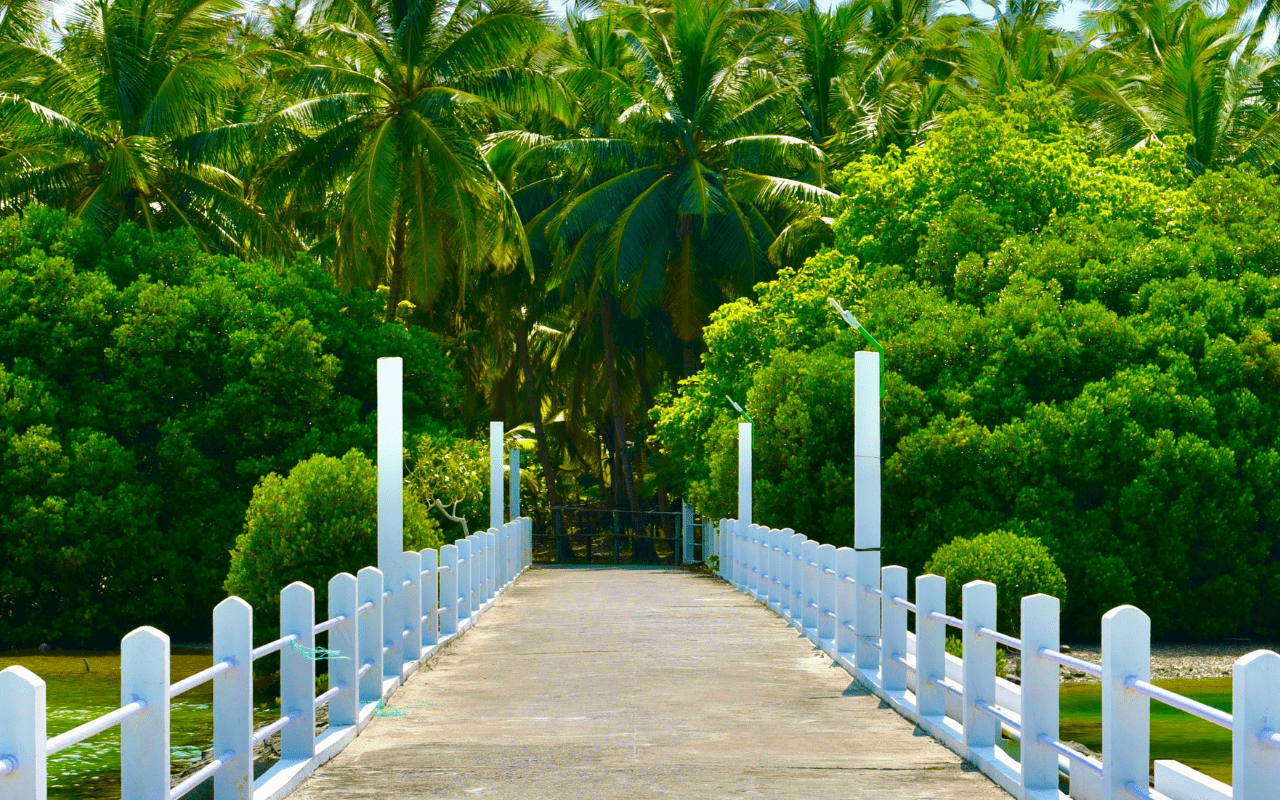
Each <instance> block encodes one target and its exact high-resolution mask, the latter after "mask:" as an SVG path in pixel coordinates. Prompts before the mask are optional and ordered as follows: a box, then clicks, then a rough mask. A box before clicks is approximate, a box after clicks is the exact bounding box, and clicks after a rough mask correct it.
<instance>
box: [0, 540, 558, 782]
mask: <svg viewBox="0 0 1280 800" xmlns="http://www.w3.org/2000/svg"><path fill="white" fill-rule="evenodd" d="M532 531H533V527H532V522H531V521H530V520H529V518H527V517H520V518H518V519H515V520H513V521H511V522H509V523H506V524H504V525H503V526H502V527H501V528H490V529H489V530H487V531H481V532H478V533H475V534H472V535H470V536H468V537H466V538H465V539H459V540H457V541H456V542H455V543H454V544H448V545H444V546H443V547H441V548H440V550H439V552H437V551H436V550H434V549H427V550H423V551H421V552H406V553H405V554H404V561H403V565H402V568H401V570H400V573H401V574H400V575H398V576H395V578H394V579H398V580H399V587H400V589H401V591H399V592H393V591H391V590H389V589H384V586H383V582H384V579H385V577H386V576H384V574H383V572H382V571H381V570H378V569H376V568H374V567H365V568H364V569H362V570H360V572H359V574H358V575H351V574H350V573H346V572H343V573H340V574H338V575H335V576H334V577H333V579H332V580H330V581H329V587H328V589H329V605H328V614H329V618H328V619H326V620H323V621H321V622H319V623H317V622H316V621H315V592H314V590H313V589H312V587H310V586H308V585H306V584H305V583H293V584H291V585H289V586H287V587H285V589H284V591H282V592H281V593H280V631H281V636H280V638H278V639H276V640H275V641H273V642H268V643H266V644H264V645H261V646H260V647H257V648H255V647H254V646H253V609H252V608H251V607H250V606H249V604H248V603H246V602H245V601H244V600H242V599H240V598H238V597H229V598H227V599H226V600H223V601H222V602H221V603H219V604H218V606H217V608H215V609H214V611H213V665H212V666H211V667H209V668H208V669H206V670H204V671H202V672H199V673H196V674H195V675H192V676H191V677H189V678H185V679H183V680H181V681H178V682H177V683H170V682H169V637H168V636H166V635H165V634H164V633H161V632H160V631H158V630H156V629H155V628H149V627H143V628H138V629H137V630H135V631H132V632H131V633H129V634H128V635H127V636H125V637H124V639H123V640H122V641H121V643H120V696H121V706H120V708H118V709H116V710H115V711H112V712H110V713H108V714H104V715H103V716H101V717H98V718H97V719H94V720H90V721H89V722H86V723H84V724H83V725H80V726H79V727H76V728H73V729H71V730H69V731H67V732H65V733H62V734H59V735H57V736H54V737H52V738H46V724H47V718H46V713H45V683H44V681H42V680H40V678H39V677H37V676H36V675H34V674H33V673H32V672H30V671H29V670H27V669H25V668H23V667H18V666H12V667H9V668H7V669H5V670H4V671H3V672H0V800H44V798H45V797H46V795H47V786H46V784H47V779H48V769H47V760H48V757H49V756H51V755H53V754H55V753H58V752H60V751H62V750H65V749H67V748H69V747H73V746H75V745H76V744H79V743H80V742H83V741H84V740H86V739H88V738H90V737H93V736H97V735H98V734H100V733H102V732H104V731H106V730H109V729H110V728H113V727H115V726H116V725H119V726H120V779H121V796H122V797H123V798H124V800H178V798H181V797H183V796H184V795H186V794H187V793H188V792H190V791H191V790H192V789H194V788H195V787H196V786H198V785H200V784H201V783H203V782H204V781H206V780H208V779H209V778H212V779H213V796H214V798H215V800H233V799H234V800H274V798H279V797H284V796H285V795H288V794H290V793H291V792H293V791H294V790H295V789H297V788H298V786H299V785H300V784H301V783H302V781H303V780H304V779H305V778H306V777H307V776H308V775H310V774H311V772H312V771H314V770H315V768H316V767H317V766H319V765H320V764H323V763H324V762H326V761H328V760H329V759H330V758H333V756H335V755H337V754H338V753H339V752H340V751H341V750H342V749H343V748H344V747H346V746H347V745H348V744H349V743H350V742H351V741H353V740H354V739H355V738H356V736H358V735H359V733H360V731H362V730H363V729H364V727H365V726H366V725H368V724H369V721H370V720H371V719H373V717H374V714H375V711H376V709H377V706H378V703H380V702H384V701H385V700H387V699H388V698H390V697H391V695H392V694H393V693H394V692H395V690H396V689H397V688H398V687H399V686H400V685H401V684H402V683H403V682H404V680H405V679H406V678H408V677H409V675H410V674H412V673H413V672H414V671H415V670H416V669H417V668H418V667H419V666H421V665H422V664H425V663H426V662H427V660H428V659H430V658H432V657H433V656H434V655H435V654H436V653H437V652H438V651H439V650H440V648H442V647H444V646H445V645H447V644H448V643H449V642H451V641H453V639H455V638H456V637H458V636H460V635H462V633H464V632H465V631H466V630H467V629H468V628H470V627H471V626H472V625H474V624H475V622H476V620H477V619H479V617H480V615H481V614H483V613H484V612H485V611H487V610H488V609H489V608H490V607H491V606H492V604H493V602H494V600H495V599H496V597H497V595H499V594H501V593H502V591H504V590H505V589H506V588H507V587H508V586H510V585H511V583H512V582H513V581H514V580H515V579H516V577H517V576H518V575H519V574H520V573H521V572H523V571H524V570H525V569H526V568H527V567H529V566H530V565H531V563H532V555H533V540H532ZM441 599H443V600H444V601H445V604H441V602H440V601H441ZM320 633H323V634H325V635H326V636H327V641H326V644H327V649H328V650H331V651H334V653H333V654H331V655H332V659H331V660H329V662H328V663H329V689H328V691H325V692H323V693H322V694H320V695H318V696H317V695H316V693H315V684H316V668H315V660H314V659H315V655H314V650H315V637H316V635H317V634H320ZM275 653H279V654H280V716H279V718H277V719H276V720H275V721H273V722H271V723H269V724H267V725H264V726H262V727H260V728H258V729H257V730H254V727H253V666H252V665H253V662H254V661H255V660H257V659H259V658H266V657H268V656H271V655H274V654H275ZM397 654H402V655H400V657H396V655H397ZM209 682H212V683H213V743H212V746H213V752H214V753H215V754H216V755H215V757H214V759H213V760H212V761H211V762H210V763H208V764H207V765H205V766H204V767H202V768H201V769H200V770H199V771H197V772H195V773H193V774H192V775H190V776H188V777H187V778H186V779H184V780H182V781H181V782H180V783H178V784H176V785H173V786H171V785H170V783H171V781H170V770H169V755H170V747H169V701H170V700H171V699H172V698H174V697H177V696H178V695H180V694H182V693H183V692H186V691H190V690H191V689H194V688H195V687H197V686H201V685H203V684H205V683H209ZM325 705H327V706H328V707H329V724H328V727H327V728H326V729H325V731H324V732H323V733H321V734H320V735H319V736H316V734H315V727H316V726H315V719H316V710H317V709H319V708H321V707H323V706H325ZM276 733H279V734H280V760H279V761H278V762H277V763H276V764H275V765H274V766H272V767H271V768H270V769H269V770H268V771H267V772H266V773H264V774H263V775H262V776H261V777H259V778H258V779H257V780H254V777H253V750H254V746H255V745H257V744H259V743H260V742H262V741H264V740H265V739H267V738H269V737H270V736H273V735H275V734H276Z"/></svg>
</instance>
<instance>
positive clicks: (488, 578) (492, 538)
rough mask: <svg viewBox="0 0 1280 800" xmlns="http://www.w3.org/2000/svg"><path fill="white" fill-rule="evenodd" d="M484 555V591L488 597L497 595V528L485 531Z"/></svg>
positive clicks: (491, 597)
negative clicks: (485, 559)
mask: <svg viewBox="0 0 1280 800" xmlns="http://www.w3.org/2000/svg"><path fill="white" fill-rule="evenodd" d="M485 538H486V539H487V540H488V541H486V542H485V555H486V556H487V561H486V567H485V591H486V592H487V593H488V595H489V599H490V600H492V599H493V598H495V597H497V596H498V589H499V588H500V587H499V586H498V528H490V529H489V530H488V531H487V532H486V533H485Z"/></svg>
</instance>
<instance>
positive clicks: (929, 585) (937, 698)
mask: <svg viewBox="0 0 1280 800" xmlns="http://www.w3.org/2000/svg"><path fill="white" fill-rule="evenodd" d="M934 612H937V613H939V614H945V613H947V579H946V578H943V577H941V576H938V575H920V576H918V577H917V578H916V710H917V711H918V712H919V714H920V716H922V717H931V718H936V719H937V720H938V721H939V722H940V721H941V718H942V717H943V716H945V715H946V713H947V691H946V689H943V688H942V687H940V686H935V685H934V684H933V683H931V682H930V681H929V679H930V678H937V679H938V680H942V679H944V678H945V677H946V676H947V623H945V622H942V621H940V620H936V619H933V618H931V617H930V616H929V615H930V614H932V613H934Z"/></svg>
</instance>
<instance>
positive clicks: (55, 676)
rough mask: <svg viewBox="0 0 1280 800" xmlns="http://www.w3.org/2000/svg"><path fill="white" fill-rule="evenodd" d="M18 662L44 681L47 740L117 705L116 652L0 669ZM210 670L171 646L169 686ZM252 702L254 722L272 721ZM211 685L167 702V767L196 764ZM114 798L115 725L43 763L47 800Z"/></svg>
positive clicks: (200, 654)
mask: <svg viewBox="0 0 1280 800" xmlns="http://www.w3.org/2000/svg"><path fill="white" fill-rule="evenodd" d="M11 664H18V665H21V666H24V667H26V668H27V669H29V670H31V671H32V672H34V673H35V674H36V675H38V676H39V677H40V678H42V679H43V680H44V681H45V683H46V684H47V687H46V702H47V704H48V735H49V736H50V737H53V736H56V735H58V734H59V733H62V732H64V731H68V730H71V729H72V728H74V727H76V726H77V725H80V724H82V723H85V722H88V721H89V720H91V719H93V718H95V717H99V716H102V715H103V714H105V713H107V712H108V711H112V710H114V709H116V708H119V707H120V654H119V653H77V652H58V653H56V654H54V653H50V654H41V655H24V656H16V657H15V656H9V655H5V654H0V667H7V666H10V665H11ZM210 666H213V656H212V654H211V653H210V652H209V651H208V650H196V649H175V650H174V651H173V652H172V654H171V659H170V665H169V670H170V681H172V682H176V681H179V680H182V679H183V678H185V677H187V676H189V675H194V674H195V673H197V672H199V671H200V670H202V669H206V668H208V667H210ZM260 699H262V700H265V701H267V702H259V703H255V706H256V707H255V709H254V719H255V724H262V723H264V722H270V721H271V720H272V719H275V718H276V717H277V716H279V706H278V705H275V704H274V703H272V702H271V701H273V700H274V697H271V698H266V697H264V698H260ZM212 702H213V684H212V683H206V684H204V685H203V686H199V687H196V688H195V689H192V690H191V691H188V692H185V693H183V694H182V695H181V696H179V697H177V698H175V699H174V701H173V702H172V703H171V704H170V710H169V715H170V717H169V720H170V721H169V724H170V736H171V739H170V758H171V759H172V764H173V767H174V770H175V772H176V770H177V769H178V768H180V767H181V766H182V765H184V764H190V763H192V762H195V761H199V760H200V756H201V753H202V751H203V750H206V749H208V748H209V747H211V746H212V744H213V707H212ZM119 797H120V727H119V726H116V727H114V728H112V729H111V730H109V731H106V732H104V733H100V734H98V735H97V736H94V737H92V738H90V739H87V740H85V741H83V742H81V743H80V744H78V745H76V746H75V747H70V748H67V749H66V750H63V751H62V752H61V753H57V754H55V755H53V756H51V757H50V758H49V798H50V800H108V799H110V800H118V798H119Z"/></svg>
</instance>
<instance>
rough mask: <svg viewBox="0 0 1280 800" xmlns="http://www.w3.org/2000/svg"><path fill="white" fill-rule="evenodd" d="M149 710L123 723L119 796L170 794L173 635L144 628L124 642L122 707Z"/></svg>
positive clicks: (149, 799)
mask: <svg viewBox="0 0 1280 800" xmlns="http://www.w3.org/2000/svg"><path fill="white" fill-rule="evenodd" d="M137 701H142V702H144V703H146V704H147V707H146V709H145V710H143V711H142V712H140V713H138V714H134V715H133V716H131V717H129V718H128V719H126V720H125V721H124V722H121V723H120V796H121V797H123V798H125V800H153V798H154V799H155V800H161V799H162V798H166V797H168V796H169V637H168V636H166V635H165V634H163V633H161V632H160V631H158V630H156V629H155V628H150V627H142V628H138V629H137V630H134V631H132V632H130V633H129V634H128V635H127V636H125V637H124V639H123V640H121V642H120V705H122V706H124V705H128V704H129V703H134V702H137Z"/></svg>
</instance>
